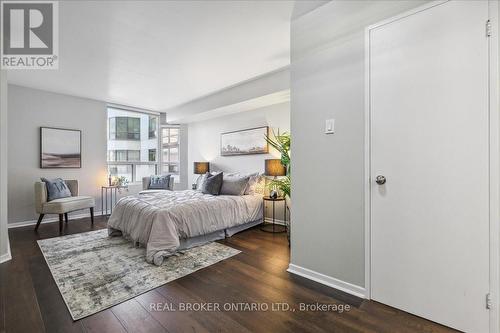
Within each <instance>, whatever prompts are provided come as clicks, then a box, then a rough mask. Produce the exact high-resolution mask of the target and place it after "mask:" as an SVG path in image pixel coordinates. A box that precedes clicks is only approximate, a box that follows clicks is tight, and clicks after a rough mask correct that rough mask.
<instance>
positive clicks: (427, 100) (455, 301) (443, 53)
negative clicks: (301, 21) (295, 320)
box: [369, 1, 489, 333]
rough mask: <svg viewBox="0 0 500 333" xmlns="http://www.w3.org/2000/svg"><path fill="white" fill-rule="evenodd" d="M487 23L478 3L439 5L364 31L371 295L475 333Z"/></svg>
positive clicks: (482, 276)
mask: <svg viewBox="0 0 500 333" xmlns="http://www.w3.org/2000/svg"><path fill="white" fill-rule="evenodd" d="M487 19H488V3H487V1H450V2H447V3H444V4H440V5H436V6H434V7H431V8H428V9H425V10H422V11H420V12H417V13H414V14H412V15H409V16H407V17H404V18H400V19H398V20H395V21H392V22H390V23H387V24H383V25H380V26H378V27H375V28H373V29H371V30H370V36H369V48H370V49H369V51H370V56H369V57H370V66H369V75H370V76H369V77H370V82H369V84H370V100H369V104H370V119H371V120H370V130H371V141H370V142H371V167H370V170H371V171H370V173H371V175H370V176H371V184H370V187H371V293H372V298H373V299H374V300H377V301H380V302H382V303H385V304H388V305H391V306H394V307H397V308H400V309H402V310H405V311H408V312H410V313H413V314H416V315H418V316H422V317H425V318H427V319H430V320H433V321H436V322H439V323H441V324H444V325H447V326H450V327H453V328H456V329H459V330H463V331H467V332H475V333H476V332H488V330H489V313H488V310H487V309H486V295H487V294H488V292H489V175H488V173H489V160H488V156H489V152H488V142H489V131H488V128H489V123H488V121H489V119H488V38H487V36H486V33H485V25H486V21H487ZM378 175H383V176H385V178H386V183H385V184H383V185H379V184H377V182H376V181H375V179H376V177H377V176H378Z"/></svg>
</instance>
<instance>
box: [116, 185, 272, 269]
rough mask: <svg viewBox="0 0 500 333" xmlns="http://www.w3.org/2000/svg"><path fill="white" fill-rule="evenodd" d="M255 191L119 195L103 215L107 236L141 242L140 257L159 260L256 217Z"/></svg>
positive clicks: (238, 228)
mask: <svg viewBox="0 0 500 333" xmlns="http://www.w3.org/2000/svg"><path fill="white" fill-rule="evenodd" d="M262 210H263V204H262V196H261V195H241V196H235V195H219V196H214V195H209V194H203V193H201V192H200V191H193V190H186V191H161V192H153V193H143V194H139V195H132V196H127V197H124V198H122V199H120V200H119V201H118V202H117V204H116V207H115V208H114V209H113V213H112V214H111V216H110V218H109V220H108V232H109V235H110V236H123V237H125V238H127V239H130V240H131V241H133V242H134V243H135V244H137V245H140V246H144V247H146V260H147V261H148V262H149V263H152V264H155V265H161V263H162V262H163V259H164V258H166V257H168V256H171V255H173V254H174V253H175V252H176V251H179V250H182V249H186V248H190V247H193V246H197V245H201V244H204V243H207V242H210V241H214V240H217V239H223V238H225V237H229V236H232V235H233V234H234V233H236V232H239V231H242V230H245V229H247V228H250V227H252V226H254V225H257V224H259V223H261V222H262Z"/></svg>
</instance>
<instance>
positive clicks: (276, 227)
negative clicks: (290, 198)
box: [260, 197, 286, 233]
mask: <svg viewBox="0 0 500 333" xmlns="http://www.w3.org/2000/svg"><path fill="white" fill-rule="evenodd" d="M263 200H264V209H263V212H262V227H261V228H260V230H262V231H265V232H271V233H280V232H286V226H284V225H281V224H276V220H275V213H276V201H283V202H285V198H284V197H278V198H276V199H273V198H271V197H264V198H263ZM267 201H271V202H272V203H273V222H272V223H266V222H265V221H266V202H267ZM283 206H284V207H285V208H284V215H283V218H284V219H285V223H286V204H284V205H283Z"/></svg>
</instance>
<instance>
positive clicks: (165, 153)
mask: <svg viewBox="0 0 500 333" xmlns="http://www.w3.org/2000/svg"><path fill="white" fill-rule="evenodd" d="M168 151H169V149H168V148H163V149H162V159H163V161H164V162H168V161H169V154H168Z"/></svg>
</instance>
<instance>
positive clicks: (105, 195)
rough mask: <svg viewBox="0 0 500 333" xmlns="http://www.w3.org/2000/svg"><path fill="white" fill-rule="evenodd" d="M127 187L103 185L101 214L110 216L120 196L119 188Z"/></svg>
mask: <svg viewBox="0 0 500 333" xmlns="http://www.w3.org/2000/svg"><path fill="white" fill-rule="evenodd" d="M122 188H124V189H127V188H128V187H127V186H115V185H111V186H101V215H102V216H109V215H111V213H113V207H114V206H115V205H116V201H117V198H118V190H119V189H122ZM108 193H109V214H108ZM113 194H114V197H115V201H114V204H113Z"/></svg>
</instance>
